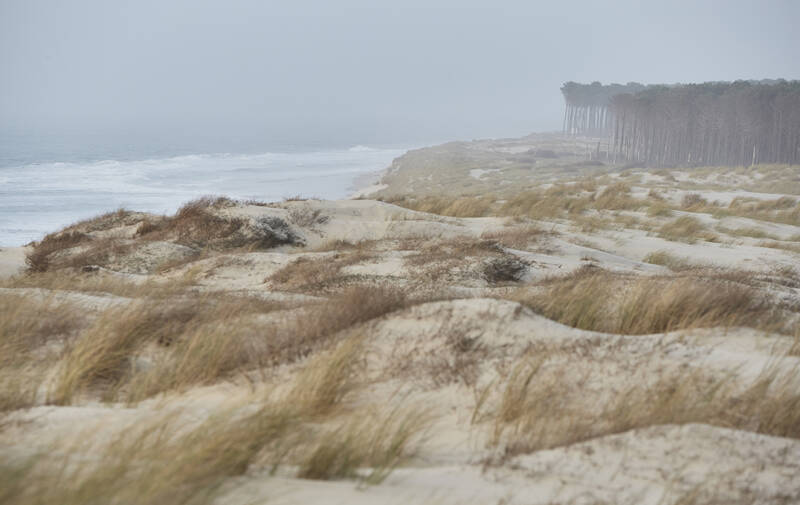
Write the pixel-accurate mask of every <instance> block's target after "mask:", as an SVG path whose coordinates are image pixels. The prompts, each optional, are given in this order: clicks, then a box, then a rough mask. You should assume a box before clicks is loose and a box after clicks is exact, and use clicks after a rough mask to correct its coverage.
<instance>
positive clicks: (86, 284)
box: [0, 270, 195, 298]
mask: <svg viewBox="0 0 800 505" xmlns="http://www.w3.org/2000/svg"><path fill="white" fill-rule="evenodd" d="M194 282H195V279H194V272H187V274H186V275H184V276H182V277H179V278H173V279H169V281H161V280H150V281H147V282H135V281H133V280H130V279H128V278H126V277H123V276H119V275H114V274H109V273H105V272H93V273H75V272H71V271H67V270H60V271H52V272H43V273H27V274H24V275H20V276H17V277H12V278H10V279H3V280H0V287H5V288H40V289H45V290H52V291H73V292H81V293H88V294H102V293H106V294H111V295H116V296H121V297H126V298H167V297H172V296H177V295H179V294H181V293H183V292H184V291H186V290H187V288H189V287H191V286H192V285H193V284H194Z"/></svg>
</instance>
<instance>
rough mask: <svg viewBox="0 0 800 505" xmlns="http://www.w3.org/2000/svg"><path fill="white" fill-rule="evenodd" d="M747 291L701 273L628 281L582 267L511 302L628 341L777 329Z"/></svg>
mask: <svg viewBox="0 0 800 505" xmlns="http://www.w3.org/2000/svg"><path fill="white" fill-rule="evenodd" d="M763 296H764V295H759V294H758V293H757V292H756V291H755V290H754V289H753V288H752V287H750V286H748V285H746V284H742V283H739V282H735V281H733V280H726V279H720V278H714V277H704V275H703V274H702V272H700V271H696V272H694V273H692V272H687V274H685V275H683V276H679V277H643V278H630V277H626V276H616V275H614V274H611V273H609V272H606V271H603V270H600V269H598V268H596V267H593V266H590V265H587V266H584V267H583V268H582V269H580V270H579V271H577V272H576V273H574V274H571V275H567V276H564V277H560V278H554V279H551V280H550V281H548V282H547V283H546V284H545V286H544V290H542V291H538V292H529V291H527V290H524V289H523V290H521V291H519V292H517V294H516V295H514V298H515V299H516V300H519V301H521V302H522V303H525V304H527V305H529V306H530V307H532V308H533V309H534V310H536V311H537V312H540V313H542V314H543V315H545V316H547V317H548V318H551V319H554V320H556V321H559V322H561V323H564V324H567V325H570V326H574V327H576V328H581V329H585V330H594V331H602V332H606V333H620V334H628V335H631V334H633V335H637V334H650V333H662V332H669V331H673V330H678V329H685V328H698V327H714V326H723V327H730V326H736V325H743V326H750V327H756V328H769V329H772V330H775V329H776V326H777V327H780V326H781V325H780V324H779V323H780V322H779V321H776V319H775V313H774V310H773V308H772V307H771V306H770V305H769V304H768V303H766V301H765V300H764V299H763Z"/></svg>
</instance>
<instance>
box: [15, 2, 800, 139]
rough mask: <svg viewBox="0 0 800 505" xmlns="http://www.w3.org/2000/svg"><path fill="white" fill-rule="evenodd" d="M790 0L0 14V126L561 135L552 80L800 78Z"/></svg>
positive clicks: (796, 13)
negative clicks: (548, 132)
mask: <svg viewBox="0 0 800 505" xmlns="http://www.w3.org/2000/svg"><path fill="white" fill-rule="evenodd" d="M798 21H800V2H797V1H794V0H729V1H703V0H695V1H685V0H681V1H674V0H670V1H663V0H662V1H658V2H645V1H639V2H635V1H615V2H610V1H609V2H601V1H575V0H572V1H570V0H562V1H548V2H535V1H527V2H503V1H484V2H477V1H465V0H459V1H425V2H417V1H408V0H405V1H395V2H391V3H390V2H378V1H372V2H367V1H364V2H353V1H335V0H330V1H292V2H289V1H286V2H272V1H255V0H225V1H222V0H218V1H209V0H185V1H169V0H136V1H122V0H118V1H112V0H73V1H69V2H67V1H60V0H51V1H44V0H0V72H2V74H0V125H2V128H4V129H12V130H13V129H22V130H26V131H45V130H48V131H49V130H59V131H64V130H72V131H73V132H80V131H119V132H138V133H140V134H143V133H148V132H149V133H150V134H155V135H163V136H166V137H169V136H171V135H174V136H180V135H197V136H209V137H216V138H225V137H226V136H230V137H233V136H245V137H248V138H263V139H274V140H275V141H277V142H295V143H303V142H305V141H309V142H321V143H348V142H361V143H392V142H395V143H400V142H409V141H411V142H413V141H432V140H448V139H455V138H475V137H486V136H493V137H497V136H510V135H522V134H525V133H528V132H531V131H542V130H553V129H557V128H560V125H561V113H562V101H561V96H560V93H559V90H558V88H559V86H560V85H561V83H562V82H564V81H567V80H575V81H586V82H589V81H593V80H600V81H603V82H610V81H615V82H627V81H632V80H635V81H639V82H644V83H654V82H686V81H706V80H732V79H739V78H776V77H784V78H790V79H791V78H794V79H797V78H800V60H799V59H798V56H797V51H798V48H800V29H798V28H797V23H798Z"/></svg>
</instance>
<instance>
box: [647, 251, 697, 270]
mask: <svg viewBox="0 0 800 505" xmlns="http://www.w3.org/2000/svg"><path fill="white" fill-rule="evenodd" d="M642 261H644V262H645V263H650V264H651V265H661V266H664V267H667V268H669V269H670V270H672V271H673V272H681V271H684V270H691V269H692V268H695V266H694V265H692V263H691V262H690V261H689V258H681V257H679V256H676V255H674V254H672V253H670V252H669V251H654V252H651V253H650V254H648V255H647V256H645V257H644V258H643V259H642Z"/></svg>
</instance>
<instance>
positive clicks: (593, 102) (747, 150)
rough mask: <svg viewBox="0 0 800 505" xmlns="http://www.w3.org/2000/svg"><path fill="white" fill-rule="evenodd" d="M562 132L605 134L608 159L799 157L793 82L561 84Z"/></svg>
mask: <svg viewBox="0 0 800 505" xmlns="http://www.w3.org/2000/svg"><path fill="white" fill-rule="evenodd" d="M561 90H562V93H563V94H564V99H565V101H566V103H567V107H566V111H565V118H564V131H565V132H566V133H568V134H572V135H584V136H592V137H605V138H608V139H610V140H609V144H610V146H609V153H608V156H609V158H611V159H612V160H613V161H615V162H619V161H632V162H641V163H644V164H647V165H652V166H675V165H690V166H693V165H694V166H696V165H745V166H747V165H751V164H757V163H787V164H794V163H800V81H784V80H767V81H736V82H709V83H703V84H676V85H650V86H644V85H641V84H638V83H628V84H627V85H620V84H611V85H605V86H604V85H601V84H600V83H598V82H595V83H592V84H588V85H586V84H578V83H573V82H569V83H566V84H565V85H564V86H563V87H562V89H561Z"/></svg>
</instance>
